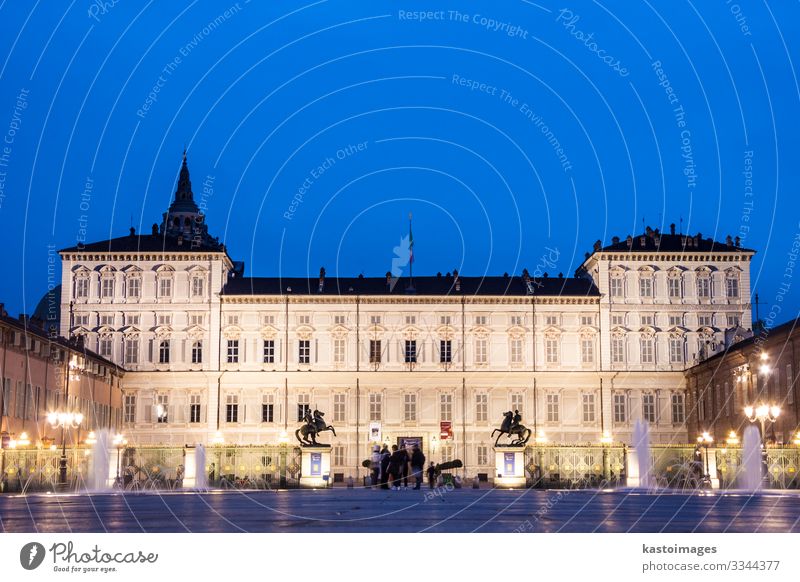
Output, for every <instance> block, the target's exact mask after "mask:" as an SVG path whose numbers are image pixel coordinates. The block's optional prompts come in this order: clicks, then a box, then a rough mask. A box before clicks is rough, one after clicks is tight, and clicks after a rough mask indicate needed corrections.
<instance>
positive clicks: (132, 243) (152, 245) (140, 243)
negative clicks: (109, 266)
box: [59, 234, 225, 253]
mask: <svg viewBox="0 0 800 582" xmlns="http://www.w3.org/2000/svg"><path fill="white" fill-rule="evenodd" d="M59 252H60V253H81V252H89V253H191V252H197V253H200V252H220V253H221V252H225V245H223V244H220V243H218V242H216V241H213V242H212V241H205V240H201V241H200V242H197V241H190V240H186V239H179V238H178V237H173V236H169V235H165V234H144V235H143V234H129V235H128V236H121V237H118V238H112V239H109V240H104V241H98V242H93V243H88V244H85V245H83V244H78V245H76V246H74V247H69V248H66V249H61V250H60V251H59Z"/></svg>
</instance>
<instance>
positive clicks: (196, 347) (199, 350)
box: [192, 341, 203, 364]
mask: <svg viewBox="0 0 800 582" xmlns="http://www.w3.org/2000/svg"><path fill="white" fill-rule="evenodd" d="M192 363H193V364H202V363H203V342H201V341H196V342H192Z"/></svg>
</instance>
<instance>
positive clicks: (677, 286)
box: [667, 277, 681, 299]
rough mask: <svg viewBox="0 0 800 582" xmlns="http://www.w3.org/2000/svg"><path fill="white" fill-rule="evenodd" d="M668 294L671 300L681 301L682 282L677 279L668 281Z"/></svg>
mask: <svg viewBox="0 0 800 582" xmlns="http://www.w3.org/2000/svg"><path fill="white" fill-rule="evenodd" d="M667 283H668V287H667V289H668V293H669V298H670V299H680V297H681V280H680V279H679V278H677V277H670V278H669V279H667Z"/></svg>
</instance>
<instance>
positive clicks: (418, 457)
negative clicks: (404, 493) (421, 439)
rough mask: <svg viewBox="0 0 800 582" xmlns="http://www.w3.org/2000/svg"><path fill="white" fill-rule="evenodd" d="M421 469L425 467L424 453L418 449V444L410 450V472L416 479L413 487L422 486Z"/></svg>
mask: <svg viewBox="0 0 800 582" xmlns="http://www.w3.org/2000/svg"><path fill="white" fill-rule="evenodd" d="M423 469H425V455H424V454H423V453H422V451H421V450H420V448H419V445H414V448H413V450H412V451H411V474H412V475H413V476H414V479H415V480H416V483H415V484H414V489H419V488H420V487H421V486H422V471H423Z"/></svg>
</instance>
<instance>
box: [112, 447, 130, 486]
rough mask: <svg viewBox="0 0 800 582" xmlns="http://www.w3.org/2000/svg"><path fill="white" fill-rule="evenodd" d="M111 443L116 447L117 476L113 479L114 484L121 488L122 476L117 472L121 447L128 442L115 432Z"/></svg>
mask: <svg viewBox="0 0 800 582" xmlns="http://www.w3.org/2000/svg"><path fill="white" fill-rule="evenodd" d="M112 443H113V444H114V446H115V447H117V478H116V479H115V480H114V485H115V486H117V487H120V488H121V487H122V478H121V476H120V474H119V465H120V453H121V452H122V449H123V448H124V447H125V445H127V444H128V441H127V440H126V439H125V437H124V436H122V435H121V434H115V435H114V440H113V441H112Z"/></svg>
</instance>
